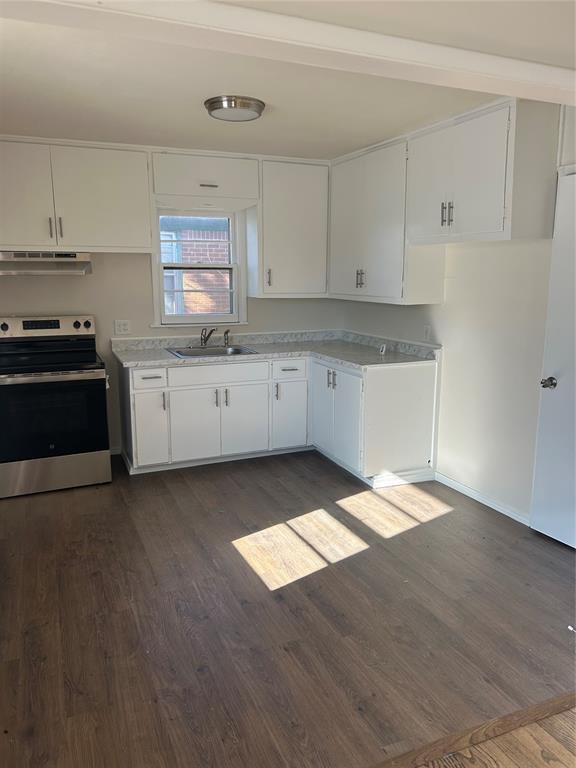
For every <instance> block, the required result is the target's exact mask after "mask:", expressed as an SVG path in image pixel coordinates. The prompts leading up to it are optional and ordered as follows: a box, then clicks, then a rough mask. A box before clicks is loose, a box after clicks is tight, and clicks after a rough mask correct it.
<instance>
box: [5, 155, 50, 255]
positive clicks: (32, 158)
mask: <svg viewBox="0 0 576 768" xmlns="http://www.w3.org/2000/svg"><path fill="white" fill-rule="evenodd" d="M0 179H1V183H0V243H1V244H2V246H14V247H18V246H24V247H27V246H30V247H42V248H47V249H50V248H54V247H55V245H56V229H55V222H54V198H53V195H52V172H51V169H50V147H49V146H48V145H45V144H25V143H22V144H20V143H18V142H13V141H5V142H1V143H0ZM7 250H8V249H7Z"/></svg>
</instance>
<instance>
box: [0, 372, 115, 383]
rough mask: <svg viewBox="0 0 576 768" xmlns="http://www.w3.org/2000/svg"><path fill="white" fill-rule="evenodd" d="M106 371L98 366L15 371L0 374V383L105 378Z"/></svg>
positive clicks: (54, 381) (57, 381)
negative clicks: (88, 368)
mask: <svg viewBox="0 0 576 768" xmlns="http://www.w3.org/2000/svg"><path fill="white" fill-rule="evenodd" d="M105 378H106V371H105V370H104V369H103V368H100V369H99V370H96V371H55V372H51V373H50V372H48V373H15V374H11V375H10V374H8V375H2V376H0V386H2V384H47V383H50V382H53V383H55V384H57V383H59V382H61V381H90V380H93V379H105Z"/></svg>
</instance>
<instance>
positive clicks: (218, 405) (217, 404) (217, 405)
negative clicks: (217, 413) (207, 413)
mask: <svg viewBox="0 0 576 768" xmlns="http://www.w3.org/2000/svg"><path fill="white" fill-rule="evenodd" d="M214 393H215V394H216V408H220V395H219V394H218V390H217V389H215V390H214Z"/></svg>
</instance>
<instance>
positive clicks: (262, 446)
mask: <svg viewBox="0 0 576 768" xmlns="http://www.w3.org/2000/svg"><path fill="white" fill-rule="evenodd" d="M221 392H222V399H223V404H222V414H221V418H222V420H221V425H222V454H223V455H225V456H226V455H230V454H235V453H251V452H253V451H267V450H268V443H269V434H268V384H267V383H266V384H239V385H234V386H231V387H225V388H224V389H222V390H221Z"/></svg>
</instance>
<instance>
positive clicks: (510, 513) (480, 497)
mask: <svg viewBox="0 0 576 768" xmlns="http://www.w3.org/2000/svg"><path fill="white" fill-rule="evenodd" d="M434 479H435V480H437V481H438V482H439V483H442V485H447V486H448V487H449V488H453V489H454V490H455V491H459V492H460V493H463V494H464V496H469V497H470V498H471V499H474V501H479V502H480V504H485V505H486V506H487V507H491V508H492V509H495V510H496V512H501V513H502V514H503V515H506V517H511V518H512V520H516V522H517V523H522V524H523V525H529V524H530V523H529V520H528V517H527V516H526V515H523V514H522V513H521V512H519V511H518V510H517V509H513V508H512V507H509V506H508V505H507V504H502V503H501V502H500V501H497V500H496V499H491V498H490V497H488V496H484V494H483V493H480V491H477V490H476V489H475V488H470V487H469V486H468V485H464V484H463V483H459V482H458V480H453V479H452V478H451V477H448V476H447V475H443V474H442V473H441V472H436V473H435V477H434Z"/></svg>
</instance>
